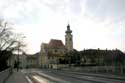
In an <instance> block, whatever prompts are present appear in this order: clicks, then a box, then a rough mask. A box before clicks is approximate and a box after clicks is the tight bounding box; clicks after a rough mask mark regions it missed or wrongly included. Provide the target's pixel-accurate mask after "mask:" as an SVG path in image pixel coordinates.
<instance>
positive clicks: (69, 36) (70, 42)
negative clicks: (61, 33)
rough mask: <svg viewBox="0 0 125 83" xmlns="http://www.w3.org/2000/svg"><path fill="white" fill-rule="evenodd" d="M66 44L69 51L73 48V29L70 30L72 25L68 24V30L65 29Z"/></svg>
mask: <svg viewBox="0 0 125 83" xmlns="http://www.w3.org/2000/svg"><path fill="white" fill-rule="evenodd" d="M65 33H66V35H65V46H66V48H67V50H68V51H72V50H73V36H72V30H70V25H69V24H68V25H67V30H66V31H65Z"/></svg>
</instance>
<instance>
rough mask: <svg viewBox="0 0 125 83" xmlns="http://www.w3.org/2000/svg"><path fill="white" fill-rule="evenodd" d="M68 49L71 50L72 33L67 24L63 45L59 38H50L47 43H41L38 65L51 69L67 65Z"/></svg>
mask: <svg viewBox="0 0 125 83" xmlns="http://www.w3.org/2000/svg"><path fill="white" fill-rule="evenodd" d="M70 51H73V35H72V30H71V29H70V25H69V24H68V25H67V30H66V31H65V45H64V44H63V42H62V40H59V39H51V40H50V42H49V43H42V44H41V49H40V56H41V57H40V58H39V59H40V60H39V61H40V62H39V66H40V67H42V68H52V69H58V68H61V67H68V63H69V62H68V61H69V58H68V56H66V53H68V52H70Z"/></svg>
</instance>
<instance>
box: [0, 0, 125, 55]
mask: <svg viewBox="0 0 125 83" xmlns="http://www.w3.org/2000/svg"><path fill="white" fill-rule="evenodd" d="M124 4H125V0H0V18H2V19H5V20H6V21H7V22H9V23H11V24H12V26H13V28H14V29H15V30H17V32H21V33H24V35H25V36H26V38H25V42H26V43H27V48H26V52H27V53H36V52H39V51H40V45H41V43H43V42H45V43H48V42H49V41H50V39H60V40H62V41H63V43H64V44H65V30H66V27H67V24H68V23H69V24H70V28H71V30H72V31H73V33H72V34H73V43H74V45H73V46H74V48H75V49H77V50H83V49H90V48H93V49H97V48H100V49H106V48H107V49H116V48H117V49H120V50H122V51H124V52H125V43H124V42H125V5H124Z"/></svg>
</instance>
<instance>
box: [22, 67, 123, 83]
mask: <svg viewBox="0 0 125 83" xmlns="http://www.w3.org/2000/svg"><path fill="white" fill-rule="evenodd" d="M22 72H23V73H24V74H25V77H26V78H27V80H28V81H29V83H125V79H124V80H121V79H113V78H106V77H99V76H98V77H97V76H90V75H89V76H88V75H83V74H80V73H74V72H66V71H59V70H40V69H28V70H22Z"/></svg>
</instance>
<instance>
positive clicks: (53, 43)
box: [49, 39, 65, 48]
mask: <svg viewBox="0 0 125 83" xmlns="http://www.w3.org/2000/svg"><path fill="white" fill-rule="evenodd" d="M49 47H51V48H65V46H64V44H63V43H62V41H61V40H57V39H51V40H50V42H49Z"/></svg>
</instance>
